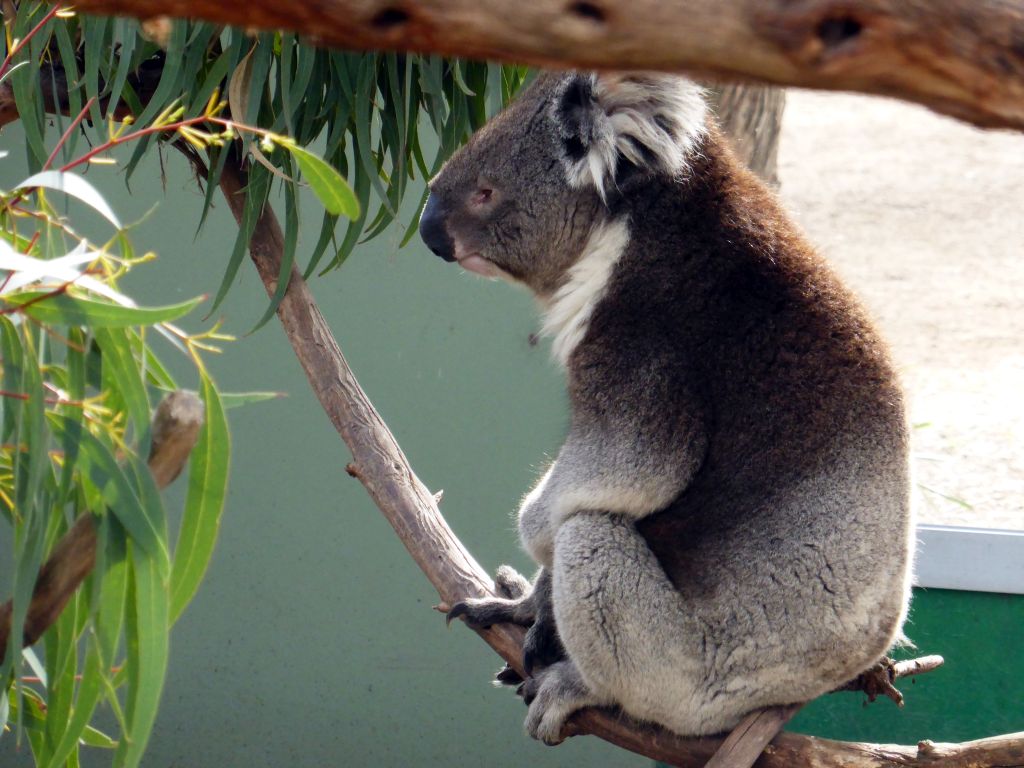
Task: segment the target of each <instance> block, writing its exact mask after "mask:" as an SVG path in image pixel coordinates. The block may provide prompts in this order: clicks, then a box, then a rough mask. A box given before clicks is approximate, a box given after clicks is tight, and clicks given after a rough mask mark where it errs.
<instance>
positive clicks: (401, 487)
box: [220, 161, 1024, 768]
mask: <svg viewBox="0 0 1024 768" xmlns="http://www.w3.org/2000/svg"><path fill="white" fill-rule="evenodd" d="M245 185H246V175H245V173H244V172H243V171H242V170H240V169H239V168H238V166H237V164H236V163H234V162H231V161H229V162H228V163H227V165H226V166H225V168H224V172H223V174H222V176H221V180H220V187H221V191H222V192H223V194H224V196H225V198H226V199H227V201H228V204H229V206H230V208H231V211H232V213H233V214H234V216H235V218H236V220H238V221H240V220H241V217H242V212H243V210H244V206H245V198H244V194H245V193H244V189H245ZM283 249H284V238H283V236H282V233H281V228H280V225H279V223H278V221H277V217H276V216H275V215H274V212H273V210H271V209H270V208H269V207H267V208H265V209H264V210H263V212H262V214H261V215H260V217H259V219H258V220H257V223H256V227H255V230H254V231H253V236H252V240H251V241H250V255H251V257H252V260H253V262H254V263H255V265H256V269H257V271H258V272H259V275H260V278H261V280H262V281H263V284H264V287H265V288H266V290H267V294H268V295H273V294H274V292H275V290H276V288H277V281H278V275H279V272H280V268H281V257H282V254H283ZM277 314H278V318H279V319H280V321H281V325H282V326H283V327H284V330H285V334H286V335H287V337H288V341H289V343H290V344H291V345H292V349H293V350H294V351H295V354H296V356H297V357H298V359H299V362H300V364H301V365H302V368H303V370H304V371H305V373H306V377H307V379H308V380H309V384H310V386H311V387H312V388H313V391H314V393H315V394H316V396H317V399H318V400H319V401H320V404H321V406H322V407H323V409H324V411H325V413H326V414H327V416H328V418H329V419H330V420H331V423H332V424H333V425H334V427H335V429H337V431H338V433H339V434H340V435H341V436H342V438H343V439H344V441H345V443H346V445H347V446H348V447H349V449H350V450H351V452H352V457H353V461H352V462H351V463H350V464H348V465H347V466H346V467H345V471H347V472H348V473H349V474H350V475H352V476H353V477H356V478H358V479H359V480H360V482H362V483H363V485H364V486H365V487H366V490H367V492H368V493H369V494H370V496H371V498H372V499H373V500H374V502H375V503H376V505H377V507H378V508H379V509H380V511H381V512H382V513H383V515H384V517H385V518H386V519H387V521H388V522H389V523H390V524H391V526H392V527H393V528H394V530H395V532H396V533H397V534H398V537H399V539H400V540H401V541H402V544H404V545H405V548H406V549H407V550H408V552H409V554H410V555H411V556H412V558H413V559H414V560H415V561H416V563H417V565H419V567H420V569H421V570H422V571H423V573H424V575H426V577H427V578H428V579H429V580H430V583H431V584H433V586H434V588H435V589H437V592H438V595H439V596H440V598H441V601H442V602H443V603H448V604H451V603H453V602H454V601H456V600H458V599H462V598H465V597H467V596H474V595H475V596H483V595H493V594H494V584H493V581H492V579H491V578H490V577H489V576H488V575H487V573H485V572H484V570H483V569H482V568H481V567H480V565H479V564H478V563H477V562H476V561H475V560H474V559H473V557H472V555H470V554H469V552H468V551H467V550H466V548H465V547H464V546H463V545H462V542H460V541H459V540H458V538H457V537H456V536H455V534H454V533H453V532H452V530H451V528H449V527H448V524H447V522H446V521H445V520H444V518H443V517H442V515H441V513H440V511H439V510H438V508H437V504H436V501H435V498H434V496H433V494H431V492H430V491H429V490H428V489H427V488H426V486H424V485H423V483H422V482H421V481H420V480H419V478H418V477H416V474H415V472H413V470H412V468H411V467H410V466H409V462H408V461H407V460H406V458H405V455H404V454H403V453H402V450H401V449H400V448H399V446H398V443H397V442H396V441H395V438H394V436H393V435H392V434H391V432H390V431H389V430H388V428H387V425H386V424H385V423H384V421H383V419H381V417H380V414H378V413H377V411H376V410H375V409H374V407H373V405H372V404H371V403H370V401H369V398H367V396H366V393H365V392H363V390H362V388H361V387H360V386H359V382H358V381H356V378H355V375H354V374H353V373H352V370H351V368H349V366H348V362H347V361H346V360H345V357H344V355H342V353H341V349H340V348H339V347H338V344H337V342H336V341H335V339H334V336H333V335H332V333H331V330H330V328H329V327H328V326H327V323H326V321H325V320H324V318H323V316H322V315H321V314H320V310H319V308H318V307H317V304H316V301H315V300H314V298H313V296H312V294H311V293H310V291H309V289H308V287H307V286H306V283H305V281H304V280H303V279H302V276H301V275H300V274H299V272H298V270H297V269H295V268H293V269H292V271H291V273H290V276H289V284H288V291H287V292H286V294H285V297H284V299H283V300H282V302H281V304H280V305H279V306H278V309H277ZM478 634H479V635H480V636H481V637H482V638H483V639H484V640H485V641H486V642H487V643H488V644H489V645H490V646H491V647H492V648H493V649H494V650H495V651H497V652H498V654H499V655H500V656H501V657H502V658H503V659H505V661H506V662H507V663H508V664H509V665H510V666H511V667H512V668H513V669H514V670H515V671H516V672H517V673H519V674H520V675H522V673H523V669H522V641H523V637H524V635H525V632H524V630H523V629H522V628H520V627H513V626H509V625H498V626H495V627H492V628H490V629H486V630H479V631H478ZM911 666H912V667H913V666H914V665H911ZM923 666H927V665H924V664H923V665H922V667H923ZM563 734H564V735H565V736H573V735H579V734H592V735H595V736H598V737H600V738H602V739H604V740H605V741H608V742H611V743H612V744H615V745H617V746H619V747H622V748H624V749H628V750H631V751H633V752H637V753H639V754H641V755H646V756H647V757H650V758H652V759H654V760H659V761H661V762H663V763H667V764H669V765H674V766H680V768H699V766H703V765H704V764H705V763H706V762H707V761H708V760H709V759H711V757H712V756H713V755H714V754H715V752H716V751H717V750H718V749H719V747H720V746H721V745H722V742H723V740H722V739H721V738H699V739H684V738H681V737H679V736H676V735H675V734H672V733H670V732H668V731H666V730H664V729H662V728H657V727H654V726H649V725H643V724H640V723H636V722H634V721H632V720H630V719H629V718H627V717H624V716H623V715H622V714H621V713H620V712H617V711H613V710H607V709H598V708H591V709H585V710H582V711H580V712H577V713H576V714H575V715H574V716H573V717H571V718H570V719H569V722H568V723H567V726H566V729H565V730H564V731H563ZM965 761H973V762H965ZM756 765H757V766H759V768H793V766H806V768H840V767H841V766H842V768H883V766H884V767H887V768H892V767H893V766H903V767H904V768H915V767H917V766H921V767H922V768H923V767H925V766H929V767H930V768H966V766H967V765H971V766H974V767H975V768H982V767H983V766H1022V767H1024V733H1021V734H1013V735H1010V736H1001V737H998V738H995V739H984V740H981V741H976V742H968V743H966V744H960V745H932V744H930V743H928V742H922V744H921V745H919V746H918V747H909V746H908V747H903V746H887V745H875V744H857V743H851V742H836V741H828V740H825V739H816V738H814V737H812V736H801V735H798V734H792V733H782V734H780V735H779V736H777V737H776V738H775V740H774V741H773V742H772V744H770V745H769V746H768V747H767V748H766V749H765V751H764V753H763V754H762V755H761V757H760V759H759V760H758V761H757V763H756Z"/></svg>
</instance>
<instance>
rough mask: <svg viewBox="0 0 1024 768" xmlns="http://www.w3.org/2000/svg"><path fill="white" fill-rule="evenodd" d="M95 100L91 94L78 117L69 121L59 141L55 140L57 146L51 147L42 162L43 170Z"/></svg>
mask: <svg viewBox="0 0 1024 768" xmlns="http://www.w3.org/2000/svg"><path fill="white" fill-rule="evenodd" d="M95 101H96V97H95V96H93V97H92V98H91V99H89V101H87V102H86V103H85V106H84V107H82V111H81V112H79V113H78V117H76V118H75V119H74V120H72V121H71V125H69V126H68V129H67V130H66V131H64V135H63V136H61V137H60V141H58V142H57V146H55V147H54V148H53V152H51V153H50V156H49V157H48V158H46V162H45V163H44V164H43V170H44V171H45V170H46V169H47V168H49V167H50V165H52V164H53V161H54V160H55V159H56V157H57V153H58V152H60V150H61V147H63V146H64V145H65V144H67V141H68V139H69V138H71V132H72V131H73V130H75V128H77V127H78V125H79V123H81V122H82V121H83V120H84V119H85V116H86V115H87V114H88V113H89V110H90V109H92V105H93V103H94V102H95Z"/></svg>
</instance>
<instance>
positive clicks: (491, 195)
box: [469, 176, 498, 208]
mask: <svg viewBox="0 0 1024 768" xmlns="http://www.w3.org/2000/svg"><path fill="white" fill-rule="evenodd" d="M497 200H498V194H497V193H496V191H495V186H494V184H492V183H490V182H489V181H488V180H487V179H485V178H483V177H482V176H481V177H480V178H478V179H477V181H476V188H475V189H473V193H472V194H471V195H470V196H469V205H470V206H471V207H473V208H485V207H487V206H489V205H492V204H494V203H496V202H497Z"/></svg>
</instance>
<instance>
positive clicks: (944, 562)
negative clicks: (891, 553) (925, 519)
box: [914, 525, 1024, 595]
mask: <svg viewBox="0 0 1024 768" xmlns="http://www.w3.org/2000/svg"><path fill="white" fill-rule="evenodd" d="M915 559H916V562H915V566H914V586H917V587H935V588H936V589H961V590H967V591H970V592H1002V593H1007V594H1013V595H1024V531H1001V530H993V529H989V528H953V527H948V526H943V525H918V526H917V556H916V558H915Z"/></svg>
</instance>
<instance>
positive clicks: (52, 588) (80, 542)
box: [0, 390, 203, 662]
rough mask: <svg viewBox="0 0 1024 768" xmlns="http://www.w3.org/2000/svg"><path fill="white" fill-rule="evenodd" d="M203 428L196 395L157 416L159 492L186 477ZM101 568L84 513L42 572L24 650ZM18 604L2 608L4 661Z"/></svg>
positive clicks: (152, 462) (170, 400)
mask: <svg viewBox="0 0 1024 768" xmlns="http://www.w3.org/2000/svg"><path fill="white" fill-rule="evenodd" d="M202 424H203V403H202V401H201V400H200V399H199V398H198V397H197V396H196V394H195V393H194V392H186V391H184V390H181V391H178V392H172V393H171V394H169V395H167V397H165V398H164V399H163V400H161V401H160V404H159V405H158V406H157V408H156V411H155V413H154V415H153V442H152V448H151V450H150V453H149V461H148V464H149V469H150V471H151V472H152V473H153V479H154V481H155V482H156V484H157V487H158V488H165V487H166V486H168V485H170V483H171V482H173V481H174V479H175V478H176V477H177V476H178V475H179V474H180V473H181V470H182V468H183V467H184V466H185V462H186V461H187V460H188V456H189V453H191V451H192V448H193V446H195V444H196V440H198V439H199V429H200V427H201V426H202ZM95 565H96V522H95V520H94V518H93V516H92V514H90V513H86V514H83V515H82V516H81V517H79V518H78V519H77V520H75V522H74V525H72V526H71V528H70V529H69V530H68V532H67V533H65V534H64V536H63V537H62V538H61V540H60V541H59V542H57V546H56V547H54V549H53V552H52V553H50V557H49V558H48V559H47V560H46V563H45V564H44V565H43V567H42V568H41V569H40V571H39V578H38V579H36V585H35V588H34V589H33V590H32V601H31V603H30V604H29V608H28V614H27V615H26V617H25V623H24V626H23V628H22V646H23V647H28V646H30V645H33V644H34V643H35V642H36V641H37V640H39V638H40V637H42V636H43V633H44V632H45V631H46V630H47V629H49V628H50V626H52V625H53V623H54V622H55V621H56V620H57V617H58V616H60V613H61V611H63V610H64V606H65V605H67V602H68V600H70V599H71V596H72V595H73V594H74V593H75V590H76V589H78V587H79V586H80V585H81V584H82V582H83V581H85V577H86V576H88V575H89V574H90V573H91V572H92V569H93V566H95ZM13 610H14V604H13V602H12V601H10V600H8V601H7V602H6V603H4V604H3V605H2V606H0V662H2V661H3V659H4V656H5V655H6V652H7V638H8V637H9V636H10V633H11V616H12V613H13Z"/></svg>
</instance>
